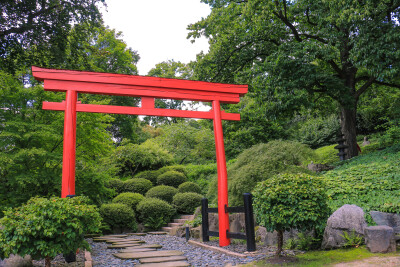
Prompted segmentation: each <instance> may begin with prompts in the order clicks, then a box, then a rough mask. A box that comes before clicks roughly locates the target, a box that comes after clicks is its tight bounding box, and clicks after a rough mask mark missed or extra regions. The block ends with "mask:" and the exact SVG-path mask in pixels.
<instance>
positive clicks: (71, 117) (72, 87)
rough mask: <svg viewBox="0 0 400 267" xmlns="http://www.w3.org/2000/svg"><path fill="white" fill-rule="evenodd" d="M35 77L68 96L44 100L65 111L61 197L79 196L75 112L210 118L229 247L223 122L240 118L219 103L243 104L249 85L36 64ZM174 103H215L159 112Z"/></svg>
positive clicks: (223, 239) (223, 240) (222, 231)
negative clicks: (99, 99)
mask: <svg viewBox="0 0 400 267" xmlns="http://www.w3.org/2000/svg"><path fill="white" fill-rule="evenodd" d="M32 74H33V76H34V77H35V78H36V79H37V80H39V81H43V82H44V90H46V91H61V92H66V99H65V101H62V102H61V103H60V102H43V109H45V110H59V111H64V114H65V117H64V146H63V170H62V189H61V197H63V198H65V197H67V196H68V195H75V148H76V112H95V113H113V114H129V115H148V116H165V117H182V118H197V119H212V120H213V122H214V136H215V149H216V156H217V169H218V218H219V244H220V246H228V245H229V244H230V239H229V238H228V237H227V234H226V233H227V232H229V214H228V213H226V212H225V206H226V207H228V181H227V171H226V159H225V148H224V137H223V132H222V120H236V121H238V120H240V114H235V113H225V112H224V111H223V110H221V107H220V104H221V103H230V104H234V103H239V101H240V96H243V95H244V94H246V93H247V88H248V87H247V85H232V84H221V83H210V82H201V81H189V80H178V79H167V78H157V77H144V76H135V75H124V74H111V73H99V72H87V71H72V70H58V69H44V68H39V67H35V66H32ZM78 93H89V94H103V95H118V96H130V97H141V100H142V101H141V107H140V108H139V107H126V106H111V105H92V104H81V103H80V102H78V101H77V100H78V99H77V98H78ZM155 98H163V99H176V100H190V101H202V102H212V110H210V111H206V112H205V111H188V110H173V109H159V108H155V107H154V99H155Z"/></svg>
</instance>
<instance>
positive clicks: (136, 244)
mask: <svg viewBox="0 0 400 267" xmlns="http://www.w3.org/2000/svg"><path fill="white" fill-rule="evenodd" d="M143 243H144V241H141V242H136V243H125V244H112V245H111V246H108V247H107V248H111V249H113V248H128V247H136V246H138V245H140V244H143Z"/></svg>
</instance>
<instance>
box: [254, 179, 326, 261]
mask: <svg viewBox="0 0 400 267" xmlns="http://www.w3.org/2000/svg"><path fill="white" fill-rule="evenodd" d="M325 190H326V189H325V184H324V183H323V178H321V177H313V176H310V175H307V174H288V173H286V174H279V175H276V176H274V177H272V178H270V179H268V180H265V181H262V182H260V183H258V184H257V186H256V188H255V189H254V214H255V215H256V218H257V220H258V223H259V224H260V225H261V226H264V227H266V228H267V231H269V232H273V231H277V232H278V250H277V252H276V255H277V256H280V253H281V251H282V244H283V232H284V231H286V230H290V229H298V230H299V231H305V230H312V229H314V228H316V230H319V231H322V230H323V228H324V225H325V223H326V220H327V218H328V216H329V215H330V209H329V207H328V204H327V199H328V197H327V195H326V192H325Z"/></svg>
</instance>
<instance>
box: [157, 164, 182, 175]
mask: <svg viewBox="0 0 400 267" xmlns="http://www.w3.org/2000/svg"><path fill="white" fill-rule="evenodd" d="M168 171H176V172H180V173H183V174H185V175H186V166H184V165H171V166H165V167H162V168H161V169H159V170H157V171H156V172H157V176H160V175H161V174H164V173H166V172H168Z"/></svg>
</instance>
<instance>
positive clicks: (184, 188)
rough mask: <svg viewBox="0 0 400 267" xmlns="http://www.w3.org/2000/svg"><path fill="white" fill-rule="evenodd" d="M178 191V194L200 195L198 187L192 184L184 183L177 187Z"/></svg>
mask: <svg viewBox="0 0 400 267" xmlns="http://www.w3.org/2000/svg"><path fill="white" fill-rule="evenodd" d="M178 190H179V192H180V193H188V192H192V193H197V194H201V188H200V186H199V185H198V184H196V183H193V182H184V183H183V184H180V185H179V186H178Z"/></svg>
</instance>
